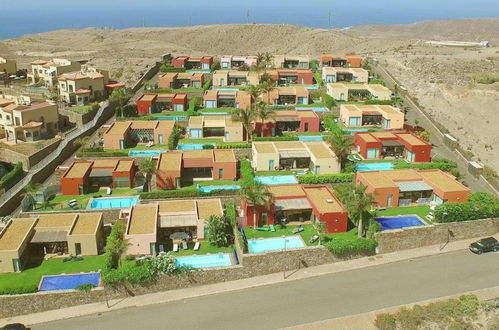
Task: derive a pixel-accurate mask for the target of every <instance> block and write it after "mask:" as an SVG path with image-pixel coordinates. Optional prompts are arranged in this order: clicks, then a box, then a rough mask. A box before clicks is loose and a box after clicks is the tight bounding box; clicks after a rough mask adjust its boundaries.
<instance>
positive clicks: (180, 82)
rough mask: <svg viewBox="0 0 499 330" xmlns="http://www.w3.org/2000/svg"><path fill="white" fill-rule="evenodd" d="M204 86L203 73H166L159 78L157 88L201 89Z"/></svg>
mask: <svg viewBox="0 0 499 330" xmlns="http://www.w3.org/2000/svg"><path fill="white" fill-rule="evenodd" d="M203 84H204V74H203V73H187V72H178V73H177V72H167V73H165V74H163V75H162V76H160V77H159V82H158V87H159V88H173V89H176V88H187V87H194V88H201V87H203Z"/></svg>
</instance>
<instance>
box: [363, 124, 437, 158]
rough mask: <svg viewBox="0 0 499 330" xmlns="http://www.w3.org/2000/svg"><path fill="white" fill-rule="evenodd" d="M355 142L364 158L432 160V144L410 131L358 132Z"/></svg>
mask: <svg viewBox="0 0 499 330" xmlns="http://www.w3.org/2000/svg"><path fill="white" fill-rule="evenodd" d="M354 144H355V146H356V147H357V151H358V152H359V154H360V155H361V156H362V157H363V158H364V159H383V158H385V157H394V158H403V159H405V160H407V161H408V162H416V163H424V162H430V161H431V144H430V143H428V142H426V141H424V140H423V139H421V138H420V137H418V136H417V135H415V134H413V133H410V132H366V133H356V134H355V137H354Z"/></svg>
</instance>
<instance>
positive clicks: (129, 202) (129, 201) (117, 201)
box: [87, 196, 139, 209]
mask: <svg viewBox="0 0 499 330" xmlns="http://www.w3.org/2000/svg"><path fill="white" fill-rule="evenodd" d="M138 202H139V197H137V196H125V197H99V198H92V199H90V201H89V202H88V206H87V209H120V208H122V209H126V208H129V207H132V206H133V205H137V203H138Z"/></svg>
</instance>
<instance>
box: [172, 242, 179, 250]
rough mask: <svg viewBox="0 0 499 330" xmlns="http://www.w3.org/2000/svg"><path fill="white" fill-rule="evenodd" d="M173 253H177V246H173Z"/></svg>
mask: <svg viewBox="0 0 499 330" xmlns="http://www.w3.org/2000/svg"><path fill="white" fill-rule="evenodd" d="M173 252H178V244H177V243H175V244H173Z"/></svg>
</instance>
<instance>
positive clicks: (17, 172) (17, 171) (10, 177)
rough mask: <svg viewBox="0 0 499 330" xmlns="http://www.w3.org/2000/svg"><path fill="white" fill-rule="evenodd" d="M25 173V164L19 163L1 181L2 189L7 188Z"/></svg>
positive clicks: (0, 186)
mask: <svg viewBox="0 0 499 330" xmlns="http://www.w3.org/2000/svg"><path fill="white" fill-rule="evenodd" d="M22 173H23V163H21V162H17V163H16V164H15V165H14V167H13V168H12V170H10V171H9V173H7V174H5V175H4V176H3V177H2V178H1V179H0V188H4V187H7V186H8V185H9V184H11V183H13V181H15V180H17V179H18V178H19V177H20V176H21V175H22Z"/></svg>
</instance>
